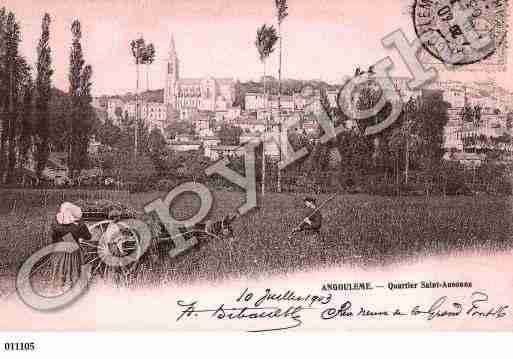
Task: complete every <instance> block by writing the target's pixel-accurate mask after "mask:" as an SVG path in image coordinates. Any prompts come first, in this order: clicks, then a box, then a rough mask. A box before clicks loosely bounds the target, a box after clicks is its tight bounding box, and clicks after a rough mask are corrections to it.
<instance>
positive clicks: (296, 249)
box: [0, 190, 513, 296]
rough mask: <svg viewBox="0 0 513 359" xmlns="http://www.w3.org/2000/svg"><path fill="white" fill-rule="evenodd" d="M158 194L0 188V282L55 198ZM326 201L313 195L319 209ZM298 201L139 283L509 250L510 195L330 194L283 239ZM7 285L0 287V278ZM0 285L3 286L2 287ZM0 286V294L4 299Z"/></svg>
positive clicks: (256, 215)
mask: <svg viewBox="0 0 513 359" xmlns="http://www.w3.org/2000/svg"><path fill="white" fill-rule="evenodd" d="M164 195H165V193H163V192H161V193H158V192H153V193H139V194H129V193H127V192H114V191H80V190H46V191H38V190H0V200H1V202H0V203H1V204H0V276H3V277H4V278H5V277H9V278H10V277H14V275H15V273H16V269H17V268H18V267H19V266H20V265H21V263H22V262H23V260H25V259H26V258H27V257H29V256H30V255H31V254H32V253H34V252H35V251H36V250H38V249H39V248H42V247H43V246H45V245H46V244H48V243H50V236H49V231H50V224H51V222H52V219H53V216H54V214H55V212H56V210H57V208H58V206H59V204H60V203H61V202H62V201H63V200H68V201H74V200H78V199H80V198H82V199H84V198H86V199H95V198H108V199H111V200H116V201H120V202H123V203H126V204H128V205H130V206H133V207H134V208H136V209H138V210H142V208H143V206H144V205H145V204H147V203H148V202H150V201H152V200H154V199H156V198H158V197H162V196H164ZM327 197H329V195H320V196H319V197H318V201H319V202H322V201H323V200H325V199H326V198H327ZM302 198H303V195H302V194H290V193H283V194H277V193H270V194H268V195H266V196H265V197H263V198H262V197H261V198H259V207H258V208H257V209H255V210H253V211H251V212H249V213H248V214H246V215H244V216H242V217H241V218H239V219H237V220H236V221H235V222H234V224H233V228H234V231H235V238H234V239H232V240H222V241H214V240H213V241H209V242H207V243H206V244H204V245H202V246H199V247H197V248H193V249H191V250H189V251H187V252H185V253H184V254H182V255H180V256H178V257H176V258H168V257H167V256H166V257H163V259H162V260H161V261H160V262H158V263H153V262H145V263H142V265H141V268H140V270H139V271H138V273H137V275H136V278H134V281H135V282H137V283H138V284H139V285H143V286H144V285H150V284H151V285H155V284H159V285H165V284H166V282H168V281H172V282H174V283H176V282H193V281H202V280H208V281H221V280H223V279H227V278H230V277H241V276H242V277H247V278H258V277H260V276H267V275H270V274H286V273H290V272H294V271H298V270H306V269H310V268H318V267H320V266H322V267H330V266H334V265H338V264H344V265H350V266H356V267H360V268H375V267H382V266H387V265H391V264H394V263H399V262H406V261H417V260H420V259H422V258H424V257H426V256H438V255H447V254H450V255H457V254H458V253H463V252H465V251H479V252H484V253H496V252H500V251H505V250H510V249H511V248H513V236H512V233H513V226H512V221H511V218H512V217H511V215H512V213H511V203H512V202H511V197H493V196H470V197H466V196H454V197H430V198H428V197H379V196H370V195H338V196H337V197H336V198H335V199H334V200H333V201H331V202H330V203H329V204H327V205H326V207H324V208H323V209H322V214H323V217H324V219H323V223H324V224H323V229H322V234H321V236H320V237H318V238H316V237H312V236H306V235H303V234H298V235H295V236H294V237H293V238H292V239H291V240H288V239H287V235H288V233H289V232H290V231H291V230H292V229H293V228H294V227H295V226H296V225H297V224H298V223H299V222H300V221H301V220H302V219H303V216H302V214H303V212H302ZM214 199H215V200H214V206H213V209H212V211H211V214H210V217H211V218H212V219H214V220H217V219H220V218H222V216H223V215H225V214H227V213H228V212H233V211H234V210H236V208H238V207H239V206H240V205H241V204H242V203H243V200H244V196H243V193H240V192H235V191H216V192H214ZM198 206H199V200H198V199H197V198H196V197H194V196H192V195H182V196H180V197H179V198H177V199H176V200H175V201H174V203H173V205H172V213H173V215H174V216H175V217H176V218H180V219H183V218H187V217H189V216H190V215H192V214H193V213H195V211H196V209H197V208H198ZM0 282H5V281H0ZM2 286H4V289H3V290H2ZM6 286H11V285H10V284H9V285H8V284H5V283H3V284H0V296H1V293H2V291H3V292H6V291H7V288H6Z"/></svg>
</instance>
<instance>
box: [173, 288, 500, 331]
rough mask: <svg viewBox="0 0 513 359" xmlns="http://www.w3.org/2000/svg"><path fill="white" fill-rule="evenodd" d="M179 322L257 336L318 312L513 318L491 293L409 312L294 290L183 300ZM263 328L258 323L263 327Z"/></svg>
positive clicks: (444, 299) (324, 315) (441, 300)
mask: <svg viewBox="0 0 513 359" xmlns="http://www.w3.org/2000/svg"><path fill="white" fill-rule="evenodd" d="M177 304H178V306H179V314H178V316H177V318H176V321H177V322H180V321H184V320H192V319H196V318H202V319H203V318H206V319H211V320H230V321H259V322H261V324H262V327H261V328H260V329H257V330H252V331H254V332H265V331H277V330H286V329H293V328H297V327H300V326H301V325H303V324H304V317H303V315H304V314H306V313H307V312H308V313H312V312H313V313H315V314H314V315H316V316H317V315H318V316H319V317H320V319H321V320H335V319H358V318H372V317H374V318H378V317H415V318H418V319H424V320H428V321H433V320H441V319H449V318H456V317H465V316H466V317H469V318H471V319H476V320H479V319H487V320H491V319H502V318H505V317H506V316H508V315H510V313H509V308H510V306H509V305H506V304H494V303H492V302H491V301H490V298H489V296H488V294H487V293H485V292H483V291H470V292H469V294H468V295H467V296H466V297H464V298H463V300H458V301H456V300H453V299H451V298H450V297H449V296H445V295H444V296H440V297H438V298H437V299H436V300H434V301H433V302H432V303H429V302H428V304H414V305H411V306H409V307H404V308H402V307H394V306H390V307H388V308H384V307H382V306H381V305H379V304H378V305H376V306H371V305H365V306H361V305H358V304H356V303H353V302H352V301H350V300H344V299H343V298H342V300H338V299H337V300H336V299H335V296H334V295H333V294H331V293H329V294H323V295H317V294H305V295H300V294H297V293H295V292H294V291H293V290H286V291H283V292H279V293H278V292H273V291H272V290H271V289H266V290H265V291H264V292H262V293H259V294H257V293H254V292H252V291H250V290H249V289H248V288H246V289H244V290H243V291H242V292H241V294H240V295H239V296H238V297H237V298H236V299H235V303H233V304H225V303H223V304H219V305H214V306H209V307H202V306H201V305H200V300H190V301H185V300H179V301H178V302H177ZM259 326H260V323H259Z"/></svg>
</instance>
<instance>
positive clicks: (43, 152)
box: [34, 14, 53, 177]
mask: <svg viewBox="0 0 513 359" xmlns="http://www.w3.org/2000/svg"><path fill="white" fill-rule="evenodd" d="M50 23H51V18H50V15H49V14H44V16H43V20H42V23H41V38H40V39H39V44H38V46H37V64H36V71H37V75H36V84H35V97H36V100H35V102H36V105H35V113H34V120H35V121H34V144H35V151H36V152H35V156H34V157H35V161H36V173H37V176H38V177H40V176H41V173H42V172H43V170H44V168H45V166H46V161H47V160H48V157H49V155H50V148H49V138H50V128H49V123H50V108H49V104H50V99H51V89H52V80H51V77H52V75H53V70H52V50H51V48H50V44H49V41H50Z"/></svg>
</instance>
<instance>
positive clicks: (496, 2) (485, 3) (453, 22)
mask: <svg viewBox="0 0 513 359" xmlns="http://www.w3.org/2000/svg"><path fill="white" fill-rule="evenodd" d="M506 7H507V0H415V4H414V8H413V24H414V27H415V33H416V34H417V37H418V38H419V39H420V41H421V43H422V45H423V47H424V49H426V51H427V52H428V53H429V54H431V55H432V56H433V57H435V58H436V59H438V60H440V61H442V62H444V63H446V64H451V65H468V64H473V63H476V62H479V61H482V60H484V59H486V58H488V57H489V56H491V55H492V54H494V53H495V51H496V50H497V48H499V47H500V46H501V44H502V42H503V41H504V38H505V35H506V25H505V24H506Z"/></svg>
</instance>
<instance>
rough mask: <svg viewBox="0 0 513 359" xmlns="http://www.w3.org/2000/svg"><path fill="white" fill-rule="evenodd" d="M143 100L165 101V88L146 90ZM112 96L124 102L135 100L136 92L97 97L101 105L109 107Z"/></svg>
mask: <svg viewBox="0 0 513 359" xmlns="http://www.w3.org/2000/svg"><path fill="white" fill-rule="evenodd" d="M140 96H141V98H142V99H143V101H147V102H161V103H163V102H164V89H158V90H150V91H144V92H142V93H141V94H140ZM112 98H119V99H121V100H122V101H124V102H128V101H133V100H135V93H131V92H129V93H126V94H124V95H113V96H109V95H102V96H100V97H97V99H98V100H99V101H100V105H101V106H103V107H107V100H109V99H112Z"/></svg>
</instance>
